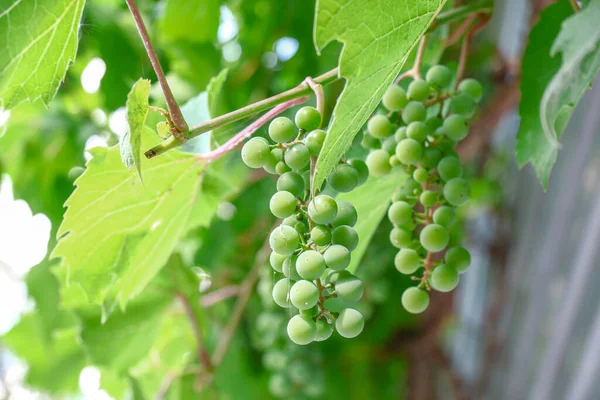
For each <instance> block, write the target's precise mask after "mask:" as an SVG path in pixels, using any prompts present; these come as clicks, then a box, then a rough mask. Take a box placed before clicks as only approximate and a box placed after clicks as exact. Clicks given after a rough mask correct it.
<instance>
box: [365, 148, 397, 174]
mask: <svg viewBox="0 0 600 400" xmlns="http://www.w3.org/2000/svg"><path fill="white" fill-rule="evenodd" d="M367 166H368V167H369V174H371V175H373V176H384V175H387V174H388V173H389V172H390V171H391V170H392V166H391V165H390V155H389V154H388V152H387V151H385V150H374V151H371V152H370V153H369V155H368V156H367Z"/></svg>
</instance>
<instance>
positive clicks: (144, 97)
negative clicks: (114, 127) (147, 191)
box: [119, 78, 150, 180]
mask: <svg viewBox="0 0 600 400" xmlns="http://www.w3.org/2000/svg"><path fill="white" fill-rule="evenodd" d="M149 95H150V81H149V80H148V79H142V78H140V79H139V80H138V81H137V82H136V83H135V85H133V88H131V92H129V94H128V95H127V124H128V125H129V129H128V130H127V132H126V133H125V134H124V135H123V136H122V137H121V140H120V142H119V147H120V149H121V160H123V164H125V166H126V167H127V169H129V170H130V169H131V168H133V167H135V169H136V170H137V173H138V175H139V177H140V180H142V163H141V160H140V158H141V146H142V132H143V131H144V124H145V123H146V116H147V115H148V106H149V104H148V96H149Z"/></svg>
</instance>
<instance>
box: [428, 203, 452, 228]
mask: <svg viewBox="0 0 600 400" xmlns="http://www.w3.org/2000/svg"><path fill="white" fill-rule="evenodd" d="M455 220H456V213H455V212H454V209H453V208H452V207H448V206H441V207H440V208H438V209H437V210H435V211H434V213H433V222H435V223H436V224H438V225H441V226H443V227H444V228H449V227H451V226H452V225H453V224H454V221H455Z"/></svg>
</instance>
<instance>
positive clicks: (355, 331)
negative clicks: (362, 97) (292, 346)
mask: <svg viewBox="0 0 600 400" xmlns="http://www.w3.org/2000/svg"><path fill="white" fill-rule="evenodd" d="M320 124H321V116H320V114H319V112H318V111H317V110H316V109H315V108H313V107H303V108H301V109H300V110H299V111H298V113H297V114H296V116H295V124H294V123H293V122H292V121H291V120H290V119H288V118H285V117H278V118H276V119H274V120H273V121H272V122H271V123H270V125H269V129H268V131H269V137H270V138H271V139H272V140H273V141H274V142H275V144H270V143H269V142H268V141H267V140H266V139H263V138H252V139H250V140H249V141H248V142H247V143H246V144H245V145H244V147H243V148H242V159H243V160H244V162H245V163H246V165H248V166H249V167H252V168H260V167H262V168H264V169H265V170H266V171H267V172H270V173H276V174H279V175H280V176H279V178H278V180H277V192H276V193H275V194H274V195H273V197H272V198H271V200H270V203H269V207H270V210H271V213H272V214H273V215H274V216H276V217H277V218H281V219H282V220H283V221H282V223H281V225H280V226H278V227H276V228H275V229H274V230H273V231H272V232H271V234H270V237H269V244H270V246H271V249H272V250H273V252H272V254H271V256H270V264H271V266H272V268H273V269H274V270H275V272H276V273H277V274H281V275H280V276H281V278H280V279H279V280H278V281H277V282H276V283H275V285H274V287H273V292H272V296H273V299H274V301H275V303H277V304H278V305H279V306H281V307H284V308H289V309H291V310H292V313H293V314H295V315H293V316H292V317H291V319H290V320H289V322H288V324H287V333H288V336H289V337H290V339H291V340H292V341H293V342H294V343H296V344H300V345H305V344H308V343H311V342H313V341H322V340H325V339H327V338H329V337H330V336H331V335H332V333H333V331H334V328H335V330H336V331H337V332H338V333H339V334H340V335H341V336H343V337H346V338H353V337H355V336H357V335H359V334H360V332H361V331H362V329H363V327H364V319H363V316H362V314H361V313H360V312H358V311H357V310H356V309H354V308H352V305H353V304H354V303H356V302H357V301H358V300H360V298H361V297H362V294H363V284H362V282H361V280H360V279H359V278H357V277H356V276H354V275H352V274H351V273H350V272H348V271H346V268H347V267H348V266H349V264H350V259H351V252H352V251H353V250H354V249H355V248H356V247H357V246H358V239H359V238H358V233H357V232H356V230H355V229H354V228H353V227H354V225H355V224H356V221H357V218H358V215H357V212H356V209H355V208H354V206H353V205H352V204H351V203H349V202H347V201H342V200H339V201H336V200H335V199H334V198H333V197H331V196H329V195H326V194H319V191H318V190H311V186H310V185H311V182H310V181H311V177H310V164H311V162H314V160H315V159H316V157H318V155H319V153H320V151H321V148H322V146H323V142H324V140H325V136H326V132H325V131H323V130H320V129H318V127H319V126H320ZM367 178H368V168H367V165H366V164H365V163H364V162H363V161H361V160H358V159H355V160H345V161H342V160H340V163H339V164H338V165H337V166H336V168H334V170H333V171H332V173H331V174H330V176H329V177H328V179H327V184H328V185H329V186H330V187H331V188H332V189H333V190H334V191H337V192H348V191H351V190H352V189H354V188H355V187H357V186H359V185H362V184H363V183H364V182H365V181H366V180H367ZM330 299H336V300H339V301H340V302H341V303H343V305H344V308H342V309H341V310H339V311H332V310H330V309H328V307H327V305H328V303H327V301H328V300H330Z"/></svg>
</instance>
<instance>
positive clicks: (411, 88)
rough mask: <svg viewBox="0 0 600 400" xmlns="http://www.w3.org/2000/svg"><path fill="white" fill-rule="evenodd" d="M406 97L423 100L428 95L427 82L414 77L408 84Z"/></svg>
mask: <svg viewBox="0 0 600 400" xmlns="http://www.w3.org/2000/svg"><path fill="white" fill-rule="evenodd" d="M406 94H407V95H408V98H409V99H411V100H415V101H425V100H427V98H428V97H429V84H428V83H427V82H425V81H424V80H422V79H415V80H414V81H412V82H411V83H410V84H409V85H408V91H407V92H406Z"/></svg>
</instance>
